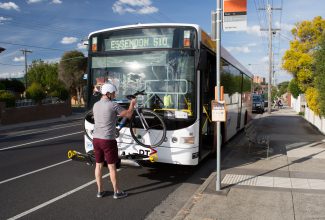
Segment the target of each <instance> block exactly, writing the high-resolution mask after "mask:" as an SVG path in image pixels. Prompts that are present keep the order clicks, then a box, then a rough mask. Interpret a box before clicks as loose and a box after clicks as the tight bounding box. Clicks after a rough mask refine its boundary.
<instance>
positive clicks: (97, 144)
mask: <svg viewBox="0 0 325 220" xmlns="http://www.w3.org/2000/svg"><path fill="white" fill-rule="evenodd" d="M93 145H94V152H95V159H96V163H103V162H104V160H106V162H107V164H115V163H117V162H118V150H117V142H116V140H105V139H98V138H94V139H93Z"/></svg>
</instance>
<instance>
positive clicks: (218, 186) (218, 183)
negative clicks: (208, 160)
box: [216, 0, 222, 191]
mask: <svg viewBox="0 0 325 220" xmlns="http://www.w3.org/2000/svg"><path fill="white" fill-rule="evenodd" d="M221 13H222V5H221V0H217V21H216V25H217V27H216V31H217V36H216V37H217V38H216V66H217V71H216V73H217V76H216V79H217V101H218V102H219V101H220V57H221ZM220 133H221V132H220V121H218V122H217V150H216V154H217V155H216V158H217V170H216V173H217V178H216V191H220V190H221V173H220V170H221V169H220V164H221V155H220V154H221V153H220V152H221V150H220V149H221V143H220V141H221V140H220V136H221V135H220Z"/></svg>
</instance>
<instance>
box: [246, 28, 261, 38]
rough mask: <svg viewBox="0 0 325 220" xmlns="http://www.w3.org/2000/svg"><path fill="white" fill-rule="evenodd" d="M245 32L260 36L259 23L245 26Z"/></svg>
mask: <svg viewBox="0 0 325 220" xmlns="http://www.w3.org/2000/svg"><path fill="white" fill-rule="evenodd" d="M246 33H247V34H252V35H257V36H261V35H262V32H261V27H260V26H259V25H253V26H247V29H246Z"/></svg>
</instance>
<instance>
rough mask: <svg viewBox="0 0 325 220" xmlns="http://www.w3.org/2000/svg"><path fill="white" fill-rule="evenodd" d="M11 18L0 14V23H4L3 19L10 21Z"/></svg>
mask: <svg viewBox="0 0 325 220" xmlns="http://www.w3.org/2000/svg"><path fill="white" fill-rule="evenodd" d="M11 20H12V19H11V18H5V17H2V16H0V24H4V21H11Z"/></svg>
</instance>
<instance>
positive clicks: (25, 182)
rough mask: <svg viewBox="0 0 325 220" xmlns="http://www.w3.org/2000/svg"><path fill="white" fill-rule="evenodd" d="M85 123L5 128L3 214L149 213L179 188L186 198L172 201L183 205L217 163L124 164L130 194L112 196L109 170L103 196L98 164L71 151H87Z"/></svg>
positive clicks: (1, 136)
mask: <svg viewBox="0 0 325 220" xmlns="http://www.w3.org/2000/svg"><path fill="white" fill-rule="evenodd" d="M82 128H83V125H82V120H81V119H76V120H66V121H60V122H55V123H54V122H51V123H47V124H45V123H44V124H39V125H33V126H24V127H20V128H19V129H17V128H16V129H7V130H2V131H0V198H1V199H0V219H8V218H12V219H18V218H21V219H44V218H47V219H130V218H132V219H145V218H146V216H148V215H149V214H150V213H151V212H152V211H153V210H154V208H155V207H157V206H159V205H160V204H161V203H162V202H163V201H164V200H165V199H166V198H167V197H168V196H169V195H171V194H172V193H173V192H174V191H175V190H176V189H178V191H181V192H182V196H181V197H182V198H179V199H178V198H175V199H173V201H171V202H170V203H171V204H170V205H171V206H174V208H175V207H176V206H177V207H182V205H183V204H184V203H185V202H186V198H189V197H190V196H191V195H192V194H193V192H194V191H195V190H196V189H197V188H198V187H199V185H200V184H201V183H202V182H203V181H204V180H205V178H207V177H208V176H209V175H210V173H211V172H212V170H213V169H215V160H213V159H207V160H205V161H203V163H202V164H201V165H199V166H197V167H184V166H174V165H166V164H153V165H151V166H146V167H142V168H131V167H122V168H121V169H119V176H120V180H121V188H123V189H124V190H125V191H127V192H128V193H129V197H127V198H125V199H121V200H114V199H113V198H112V188H111V185H110V183H109V182H108V181H107V178H109V177H108V175H109V174H108V172H107V171H106V172H105V173H104V174H105V178H106V179H105V181H104V187H105V189H106V190H107V191H109V192H110V195H109V196H107V197H104V198H102V199H98V198H96V191H97V188H96V184H95V181H94V167H92V166H88V165H86V164H83V163H80V162H75V161H71V160H68V159H67V156H66V154H67V151H68V150H69V149H75V150H77V151H80V152H83V130H82ZM189 186H190V187H189ZM182 187H184V190H182ZM173 203H174V204H173ZM165 211H166V212H168V210H164V211H163V212H165ZM176 212H177V209H176V208H175V210H172V211H170V215H176Z"/></svg>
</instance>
